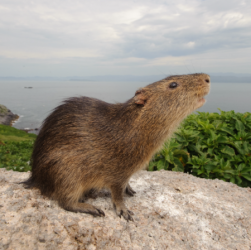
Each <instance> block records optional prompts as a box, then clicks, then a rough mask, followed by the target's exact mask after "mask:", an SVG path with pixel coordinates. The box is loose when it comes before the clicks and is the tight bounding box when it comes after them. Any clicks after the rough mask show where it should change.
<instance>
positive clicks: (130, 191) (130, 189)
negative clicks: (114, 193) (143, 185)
mask: <svg viewBox="0 0 251 250" xmlns="http://www.w3.org/2000/svg"><path fill="white" fill-rule="evenodd" d="M125 193H126V194H128V195H130V196H134V194H136V192H135V191H134V190H133V189H132V188H131V186H130V185H129V184H127V187H126V189H125Z"/></svg>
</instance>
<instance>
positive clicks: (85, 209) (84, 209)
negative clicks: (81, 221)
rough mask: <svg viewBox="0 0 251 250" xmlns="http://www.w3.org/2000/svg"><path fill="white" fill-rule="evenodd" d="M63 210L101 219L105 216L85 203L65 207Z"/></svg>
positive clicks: (99, 210)
mask: <svg viewBox="0 0 251 250" xmlns="http://www.w3.org/2000/svg"><path fill="white" fill-rule="evenodd" d="M64 209H65V210H67V211H71V212H75V213H78V212H79V213H86V214H91V215H93V216H94V217H96V216H99V217H103V216H105V213H104V212H103V211H102V210H101V209H99V208H96V207H94V206H92V205H91V204H87V203H77V204H76V205H74V206H67V207H64Z"/></svg>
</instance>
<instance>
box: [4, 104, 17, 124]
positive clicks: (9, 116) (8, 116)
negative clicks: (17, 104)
mask: <svg viewBox="0 0 251 250" xmlns="http://www.w3.org/2000/svg"><path fill="white" fill-rule="evenodd" d="M18 118H19V116H18V115H15V114H13V113H12V112H11V111H10V110H9V109H8V108H6V107H5V106H4V105H2V104H0V124H3V125H11V124H12V122H13V121H14V120H17V119H18Z"/></svg>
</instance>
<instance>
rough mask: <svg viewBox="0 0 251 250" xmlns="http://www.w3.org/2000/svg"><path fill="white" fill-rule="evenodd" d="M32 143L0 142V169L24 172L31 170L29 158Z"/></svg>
mask: <svg viewBox="0 0 251 250" xmlns="http://www.w3.org/2000/svg"><path fill="white" fill-rule="evenodd" d="M33 143H34V141H27V140H25V141H21V142H11V141H9V142H0V168H6V169H7V170H11V169H12V170H14V171H19V172H26V171H29V170H31V167H30V158H31V153H32V149H33Z"/></svg>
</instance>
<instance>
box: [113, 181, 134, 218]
mask: <svg viewBox="0 0 251 250" xmlns="http://www.w3.org/2000/svg"><path fill="white" fill-rule="evenodd" d="M111 192H112V202H113V206H114V209H115V211H116V213H117V215H118V216H119V217H121V215H122V216H123V217H124V219H125V220H127V221H129V220H130V221H134V220H133V217H132V215H133V212H132V211H130V210H128V209H127V208H126V206H125V204H124V201H123V193H124V188H123V187H121V185H120V184H118V185H113V186H112V187H111Z"/></svg>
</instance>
